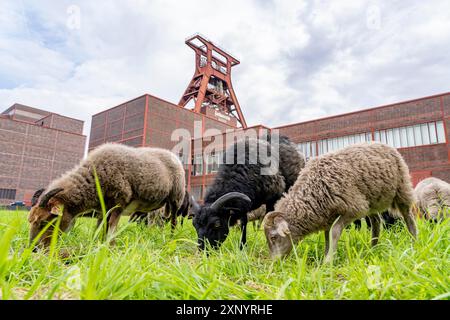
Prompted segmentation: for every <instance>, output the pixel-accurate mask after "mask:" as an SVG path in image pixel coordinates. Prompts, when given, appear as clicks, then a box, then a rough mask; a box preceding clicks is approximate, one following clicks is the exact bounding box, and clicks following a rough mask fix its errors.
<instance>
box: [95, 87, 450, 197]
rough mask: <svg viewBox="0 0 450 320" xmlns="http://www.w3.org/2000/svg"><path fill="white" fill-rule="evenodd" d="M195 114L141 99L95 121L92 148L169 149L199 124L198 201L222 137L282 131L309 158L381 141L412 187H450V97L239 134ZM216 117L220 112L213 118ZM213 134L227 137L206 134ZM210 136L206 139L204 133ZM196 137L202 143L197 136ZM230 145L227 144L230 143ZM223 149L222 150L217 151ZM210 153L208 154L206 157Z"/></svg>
mask: <svg viewBox="0 0 450 320" xmlns="http://www.w3.org/2000/svg"><path fill="white" fill-rule="evenodd" d="M202 112H205V113H204V114H203V113H196V112H193V111H191V110H187V109H185V108H182V107H180V106H178V105H175V104H172V103H170V102H167V101H164V100H162V99H159V98H156V97H153V96H151V95H143V96H141V97H138V98H136V99H134V100H131V101H128V102H126V103H123V104H121V105H119V106H117V107H114V108H112V109H109V110H106V111H104V112H101V113H99V114H97V115H94V116H93V120H92V128H91V141H90V143H89V149H92V148H94V147H96V146H98V145H99V144H101V143H104V142H108V141H115V142H120V143H124V144H128V145H132V146H155V147H161V148H166V149H172V148H173V147H174V146H175V144H177V142H176V141H171V134H172V132H173V131H174V130H175V129H178V128H185V129H187V130H188V131H189V133H190V134H191V135H192V136H193V137H194V122H195V121H200V123H201V131H200V132H201V134H202V136H203V141H198V139H197V140H196V139H193V140H192V142H191V147H190V154H189V156H188V155H180V156H183V157H186V156H188V157H190V161H187V160H185V161H186V173H187V182H188V189H189V190H190V191H191V192H192V194H193V195H194V197H195V198H196V199H199V200H201V199H202V198H203V196H204V194H205V190H206V188H207V187H208V186H209V185H210V184H211V183H212V182H213V180H214V177H215V174H216V172H217V169H218V166H219V159H221V154H222V152H223V149H225V148H226V147H227V146H226V145H225V143H224V145H222V148H216V150H215V151H213V152H209V153H208V152H207V151H206V150H207V148H208V146H210V145H211V143H213V142H214V141H215V139H216V137H218V136H222V138H223V139H222V140H223V141H227V142H229V141H228V140H226V139H225V138H224V136H225V135H224V133H225V132H226V131H227V130H228V131H230V130H232V131H233V130H234V131H235V132H239V131H242V132H248V130H254V131H255V132H256V134H260V133H262V132H263V131H264V130H268V131H269V132H270V130H273V129H278V130H279V133H280V134H282V135H286V136H288V137H289V138H290V139H291V140H292V141H293V142H294V143H297V144H298V145H299V148H300V149H301V150H302V151H303V152H304V154H305V155H306V156H307V158H311V157H315V156H317V155H320V154H324V153H326V152H330V151H333V150H338V149H340V148H343V147H345V146H347V145H351V144H353V143H358V142H362V141H381V142H384V143H386V144H389V145H391V146H393V147H396V148H398V150H399V151H400V153H401V154H402V155H403V157H404V158H405V160H406V162H407V163H408V166H409V168H410V171H411V177H412V180H413V183H414V185H415V184H417V182H418V181H420V180H422V179H424V178H426V177H429V176H435V177H438V178H441V179H443V180H446V181H448V182H450V149H449V143H448V141H449V139H450V133H449V132H448V130H447V128H448V127H449V126H450V93H444V94H439V95H435V96H430V97H425V98H420V99H416V100H410V101H405V102H399V103H395V104H390V105H386V106H381V107H376V108H370V109H365V110H361V111H357V112H352V113H348V114H342V115H336V116H331V117H327V118H322V119H317V120H312V121H306V122H300V123H294V124H288V125H283V126H279V127H276V128H272V129H270V128H268V127H265V126H263V125H257V126H253V127H248V128H245V129H242V128H236V122H230V123H224V122H223V121H226V118H224V117H222V116H217V117H214V113H209V112H206V110H205V111H203V110H202ZM215 112H217V111H215ZM211 128H216V129H217V130H219V131H220V132H222V134H219V135H217V133H216V134H208V132H207V131H206V130H207V129H211ZM205 133H206V134H205ZM197 137H198V136H197ZM228 144H229V143H228ZM219 149H222V150H219ZM205 151H206V152H205Z"/></svg>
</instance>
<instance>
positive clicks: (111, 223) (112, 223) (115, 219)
mask: <svg viewBox="0 0 450 320" xmlns="http://www.w3.org/2000/svg"><path fill="white" fill-rule="evenodd" d="M121 214H122V210H121V209H119V208H117V209H115V210H113V211H112V212H111V213H110V215H109V220H108V229H107V235H109V236H110V237H111V241H110V244H111V245H115V243H116V240H115V239H114V238H112V235H113V234H114V232H115V231H116V228H117V225H118V223H119V220H120V216H121Z"/></svg>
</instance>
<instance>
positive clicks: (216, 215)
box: [192, 206, 229, 250]
mask: <svg viewBox="0 0 450 320" xmlns="http://www.w3.org/2000/svg"><path fill="white" fill-rule="evenodd" d="M225 216H226V213H221V212H217V211H216V210H211V208H210V207H205V206H204V207H202V208H201V209H200V210H199V211H198V212H196V213H195V215H194V218H193V221H192V222H193V224H194V227H195V229H196V230H197V235H198V245H199V247H200V249H202V250H203V249H204V248H205V245H206V241H208V242H209V244H210V245H211V246H212V247H213V248H218V247H219V246H220V245H221V244H222V242H224V241H225V239H226V238H227V236H228V232H229V227H228V219H227V218H226V217H225Z"/></svg>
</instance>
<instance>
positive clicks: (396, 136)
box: [393, 128, 400, 148]
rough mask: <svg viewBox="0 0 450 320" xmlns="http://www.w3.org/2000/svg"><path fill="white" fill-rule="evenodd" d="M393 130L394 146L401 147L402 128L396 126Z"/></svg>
mask: <svg viewBox="0 0 450 320" xmlns="http://www.w3.org/2000/svg"><path fill="white" fill-rule="evenodd" d="M393 131H394V147H395V148H400V129H399V128H395V129H393Z"/></svg>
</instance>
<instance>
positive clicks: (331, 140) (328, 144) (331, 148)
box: [327, 139, 333, 152]
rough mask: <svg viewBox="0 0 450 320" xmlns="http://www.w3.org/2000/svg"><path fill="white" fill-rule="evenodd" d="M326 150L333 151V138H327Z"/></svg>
mask: <svg viewBox="0 0 450 320" xmlns="http://www.w3.org/2000/svg"><path fill="white" fill-rule="evenodd" d="M327 150H328V152H331V151H333V139H327Z"/></svg>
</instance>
